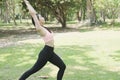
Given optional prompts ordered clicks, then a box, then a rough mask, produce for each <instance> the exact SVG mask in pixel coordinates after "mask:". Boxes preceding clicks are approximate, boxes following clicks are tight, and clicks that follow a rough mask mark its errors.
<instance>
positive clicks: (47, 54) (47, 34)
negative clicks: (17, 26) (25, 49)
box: [19, 0, 66, 80]
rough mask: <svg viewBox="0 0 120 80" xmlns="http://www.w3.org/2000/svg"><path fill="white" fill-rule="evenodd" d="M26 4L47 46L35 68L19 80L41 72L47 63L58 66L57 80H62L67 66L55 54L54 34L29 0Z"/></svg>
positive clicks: (40, 54)
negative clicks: (46, 26) (45, 25)
mask: <svg viewBox="0 0 120 80" xmlns="http://www.w3.org/2000/svg"><path fill="white" fill-rule="evenodd" d="M24 2H25V4H26V5H27V8H28V10H29V13H30V15H31V16H32V21H33V24H34V25H35V28H36V30H37V31H38V32H39V34H40V36H41V37H42V38H43V40H44V42H45V46H44V48H43V49H42V50H41V52H40V53H39V56H38V59H37V61H36V63H35V64H34V66H33V67H32V68H31V69H29V70H28V71H26V72H25V73H24V74H23V75H22V76H21V77H20V78H19V80H26V79H27V78H28V77H29V76H30V75H32V74H33V73H35V72H37V71H39V70H40V69H41V68H42V67H43V66H44V65H45V64H46V63H47V61H49V62H51V63H52V64H54V65H56V66H57V67H58V68H59V71H58V74H57V80H62V77H63V74H64V71H65V68H66V65H65V64H64V62H63V61H62V60H61V58H60V57H59V56H57V55H56V54H55V52H54V38H53V32H52V31H50V30H48V29H46V28H45V27H44V26H43V24H44V22H45V21H44V18H43V17H42V16H41V15H38V14H37V12H36V11H35V10H34V8H33V7H32V6H31V4H30V3H29V2H28V1H27V0H24Z"/></svg>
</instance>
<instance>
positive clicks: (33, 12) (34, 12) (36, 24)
mask: <svg viewBox="0 0 120 80" xmlns="http://www.w3.org/2000/svg"><path fill="white" fill-rule="evenodd" d="M24 2H25V4H26V6H27V8H28V10H29V12H30V15H31V16H32V18H33V20H34V22H35V27H36V30H37V31H38V32H40V33H41V34H43V33H44V32H43V28H42V26H41V24H40V22H39V20H38V18H37V16H36V14H37V12H36V11H35V9H34V8H33V7H32V6H31V4H30V3H29V1H27V0H24Z"/></svg>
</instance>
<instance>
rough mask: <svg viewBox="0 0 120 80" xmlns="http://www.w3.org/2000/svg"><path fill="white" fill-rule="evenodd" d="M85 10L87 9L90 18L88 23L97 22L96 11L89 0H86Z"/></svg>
mask: <svg viewBox="0 0 120 80" xmlns="http://www.w3.org/2000/svg"><path fill="white" fill-rule="evenodd" d="M87 10H88V17H89V19H90V25H94V24H96V22H97V17H96V12H95V9H94V7H93V4H92V1H91V0H87Z"/></svg>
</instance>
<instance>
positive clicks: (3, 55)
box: [0, 53, 12, 62]
mask: <svg viewBox="0 0 120 80" xmlns="http://www.w3.org/2000/svg"><path fill="white" fill-rule="evenodd" d="M10 55H12V54H10V53H4V54H0V62H4V61H6V59H7V57H8V56H10Z"/></svg>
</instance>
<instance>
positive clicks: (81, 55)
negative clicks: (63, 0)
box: [0, 31, 120, 80]
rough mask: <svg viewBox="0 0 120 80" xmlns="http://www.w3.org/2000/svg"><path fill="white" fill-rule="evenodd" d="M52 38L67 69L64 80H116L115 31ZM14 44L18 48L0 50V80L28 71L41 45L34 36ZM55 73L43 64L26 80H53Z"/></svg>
mask: <svg viewBox="0 0 120 80" xmlns="http://www.w3.org/2000/svg"><path fill="white" fill-rule="evenodd" d="M54 35H55V47H56V48H55V52H56V54H58V55H59V56H60V57H61V58H62V59H63V60H64V62H65V63H66V66H67V68H66V71H65V75H64V80H80V79H81V80H119V79H120V54H119V53H120V45H119V43H120V37H119V36H118V35H120V32H119V31H89V32H68V33H55V34H54ZM16 43H18V44H16V45H11V46H7V47H4V48H0V70H1V72H0V79H1V80H6V79H7V80H17V79H18V77H19V76H20V75H21V74H22V73H23V72H24V71H25V70H27V69H29V68H31V67H32V65H33V64H34V63H35V61H36V59H37V57H38V54H39V52H40V50H42V48H43V46H44V43H43V41H42V40H41V39H39V37H36V36H35V37H34V38H33V39H32V38H29V39H20V40H19V41H16ZM57 71H58V68H57V67H56V66H54V65H52V64H51V63H47V64H46V66H45V67H44V68H43V69H42V70H40V71H39V72H37V73H35V74H34V75H33V76H31V77H30V78H29V79H28V80H39V79H40V78H39V77H38V76H41V75H47V76H49V80H56V76H57ZM6 73H7V74H6ZM11 73H14V74H11ZM4 74H6V75H4ZM13 78H14V79H13Z"/></svg>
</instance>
